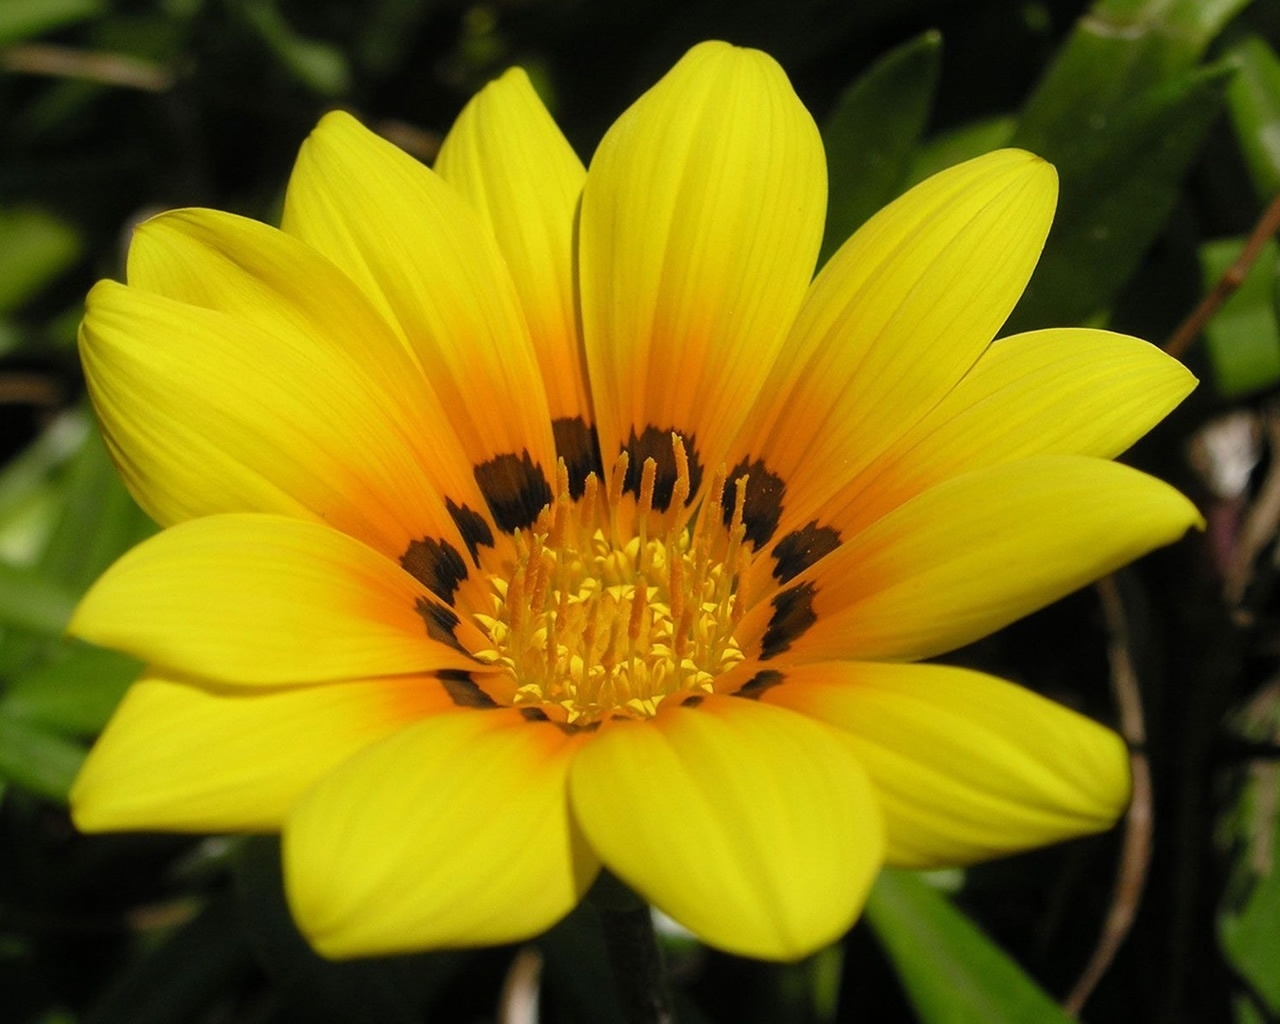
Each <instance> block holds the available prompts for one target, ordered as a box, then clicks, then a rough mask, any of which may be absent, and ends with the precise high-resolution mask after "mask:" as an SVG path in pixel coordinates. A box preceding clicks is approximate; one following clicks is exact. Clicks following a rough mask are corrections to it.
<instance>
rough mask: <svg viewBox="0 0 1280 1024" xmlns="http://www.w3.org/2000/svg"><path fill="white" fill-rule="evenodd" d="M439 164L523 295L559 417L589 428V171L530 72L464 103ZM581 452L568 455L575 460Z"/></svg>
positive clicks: (513, 73)
mask: <svg viewBox="0 0 1280 1024" xmlns="http://www.w3.org/2000/svg"><path fill="white" fill-rule="evenodd" d="M435 169H436V173H438V174H439V175H440V177H442V178H444V180H445V181H447V182H448V183H449V184H450V185H452V186H454V187H455V188H456V189H457V190H458V191H459V192H461V193H462V194H463V195H464V196H466V197H467V199H468V200H469V201H470V203H471V205H472V206H473V207H474V208H475V209H476V211H477V212H478V213H479V215H480V219H481V220H482V221H483V222H484V223H485V225H486V226H487V227H488V228H489V230H490V231H492V232H493V234H494V236H495V237H496V238H497V240H498V245H499V246H500V247H501V249H502V255H503V256H504V257H505V258H506V261H507V266H508V267H509V268H510V270H511V276H512V278H513V279H514V281H515V284H516V290H517V291H518V292H519V293H520V302H521V304H522V305H523V307H524V312H525V318H526V319H527V320H528V323H529V333H530V335H531V336H532V338H533V347H534V349H535V350H536V352H537V354H538V365H539V367H541V370H542V379H543V380H544V381H545V382H546V387H547V401H548V403H549V405H550V409H551V416H552V419H553V420H561V419H570V420H572V419H580V420H581V421H582V422H583V423H584V424H586V425H590V424H591V423H592V414H591V402H590V398H589V397H588V392H587V377H586V363H585V361H584V356H583V353H582V346H581V345H580V344H579V341H578V326H577V312H576V309H575V304H574V296H573V292H574V280H573V227H574V218H575V216H576V215H577V211H578V199H579V197H580V196H581V195H582V183H583V181H584V180H585V179H586V176H587V172H586V170H585V168H583V166H582V161H581V160H579V159H578V157H577V155H576V154H575V153H574V151H573V149H572V147H571V146H570V145H569V143H568V142H567V141H566V140H565V137H564V136H563V135H562V134H561V133H560V129H559V128H557V127H556V123H555V121H553V120H552V119H551V115H550V114H549V113H548V112H547V108H546V107H544V106H543V105H542V101H541V100H540V99H539V98H538V94H537V93H536V92H534V90H533V86H532V84H530V82H529V76H528V75H526V74H525V73H524V71H523V70H522V69H520V68H512V69H511V70H510V71H508V72H507V73H506V74H504V75H503V76H502V77H501V78H499V79H497V80H496V81H493V82H490V83H489V84H488V85H486V86H485V87H484V88H483V89H481V90H480V92H479V93H477V94H476V96H475V97H474V98H473V99H472V100H471V102H470V103H468V104H467V105H466V107H465V108H463V111H462V113H461V114H460V115H459V116H458V120H457V121H455V122H454V124H453V128H452V129H450V131H449V134H448V135H447V136H446V137H445V140H444V143H443V144H442V145H441V147H440V155H439V156H438V157H437V158H436V165H435ZM557 440H558V439H557ZM573 454H575V453H573V452H565V451H563V450H562V451H561V452H560V455H561V456H563V457H564V458H565V460H566V461H567V462H568V461H570V456H571V455H573Z"/></svg>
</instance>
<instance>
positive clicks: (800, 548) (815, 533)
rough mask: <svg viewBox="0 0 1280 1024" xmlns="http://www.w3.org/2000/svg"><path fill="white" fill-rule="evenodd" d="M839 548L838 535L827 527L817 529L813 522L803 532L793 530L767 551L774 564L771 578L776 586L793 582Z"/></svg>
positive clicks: (801, 530) (817, 526) (837, 532)
mask: <svg viewBox="0 0 1280 1024" xmlns="http://www.w3.org/2000/svg"><path fill="white" fill-rule="evenodd" d="M839 546H840V532H839V531H838V530H835V529H833V528H832V527H830V526H819V525H818V524H817V522H816V521H815V522H812V523H810V524H809V525H808V526H806V527H803V528H802V529H799V530H792V531H791V532H790V533H789V534H787V535H786V536H785V537H783V538H782V540H780V541H778V543H777V544H775V545H774V546H773V551H771V552H770V554H772V555H773V557H774V559H775V561H776V563H777V564H775V565H774V567H773V577H774V579H776V580H777V581H778V582H779V583H786V582H787V581H788V580H793V579H795V578H796V577H797V576H799V575H800V574H801V573H802V572H804V571H805V570H806V569H807V568H809V566H811V565H813V564H814V563H815V562H817V561H818V559H820V558H824V557H825V556H827V555H829V554H831V552H833V551H834V550H835V549H836V548H838V547H839Z"/></svg>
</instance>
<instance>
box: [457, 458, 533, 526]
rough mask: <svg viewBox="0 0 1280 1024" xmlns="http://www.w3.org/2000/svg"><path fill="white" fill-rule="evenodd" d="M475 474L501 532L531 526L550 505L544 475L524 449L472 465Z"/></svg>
mask: <svg viewBox="0 0 1280 1024" xmlns="http://www.w3.org/2000/svg"><path fill="white" fill-rule="evenodd" d="M475 476H476V483H478V484H479V485H480V493H481V494H483V495H484V500H485V501H486V502H488V504H489V511H490V512H491V513H492V514H493V521H494V522H495V523H497V524H498V529H499V530H501V531H502V532H503V533H515V532H516V530H523V529H525V528H526V527H529V526H532V525H533V524H534V521H535V520H537V518H538V513H540V512H541V511H542V510H543V509H544V508H546V507H547V506H548V505H550V504H551V485H550V484H549V483H547V475H546V474H545V473H544V472H543V471H542V467H541V466H539V465H538V464H537V463H536V462H534V461H533V459H531V458H530V457H529V453H528V452H521V453H520V455H519V456H516V455H499V456H497V457H496V458H493V459H490V460H489V461H488V462H482V463H480V465H478V466H476V468H475Z"/></svg>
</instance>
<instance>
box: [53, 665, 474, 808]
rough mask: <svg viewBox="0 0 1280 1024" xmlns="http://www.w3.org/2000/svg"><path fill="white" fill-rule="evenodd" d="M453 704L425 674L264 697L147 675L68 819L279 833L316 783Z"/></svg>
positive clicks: (96, 753) (75, 791)
mask: <svg viewBox="0 0 1280 1024" xmlns="http://www.w3.org/2000/svg"><path fill="white" fill-rule="evenodd" d="M452 706H453V705H452V702H451V701H450V700H449V698H448V696H447V695H446V694H445V692H444V690H443V689H442V688H441V686H440V683H439V681H438V680H436V679H431V678H427V677H423V676H401V677H398V678H396V679H377V680H362V681H357V682H345V683H335V684H330V685H325V686H306V687H292V688H289V689H284V690H268V691H261V690H252V691H249V690H243V689H239V690H227V689H221V690H220V689H209V688H206V687H201V686H196V685H193V684H190V683H185V682H180V681H174V680H171V679H166V678H164V677H162V676H157V675H154V674H152V675H148V676H144V677H143V678H142V679H141V680H139V681H138V682H137V683H135V684H134V685H133V686H132V687H131V688H130V690H129V692H128V693H127V694H125V698H124V700H123V701H122V702H121V704H120V707H119V708H118V709H117V710H116V713H115V715H114V716H113V717H112V719H111V721H110V722H109V723H108V724H107V728H106V730H105V731H104V732H103V734H102V736H101V737H100V738H99V740H98V742H97V743H96V744H95V745H94V747H93V750H92V751H90V753H89V757H88V760H86V761H85V763H84V767H83V768H82V769H81V771H80V775H79V777H78V778H77V779H76V783H75V786H74V787H73V788H72V790H71V813H72V816H73V818H74V819H75V823H76V827H77V828H80V829H83V830H85V831H87V832H100V831H112V830H118V829H146V830H160V829H162V830H179V831H184V832H187V831H189V832H226V831H236V832H241V831H270V830H276V829H279V828H280V827H281V825H282V823H283V821H284V818H285V816H286V815H287V813H288V811H289V809H290V808H291V807H292V806H293V805H294V804H295V803H296V802H297V800H298V798H299V797H300V796H301V795H302V794H303V793H304V792H306V790H307V789H308V788H310V786H311V785H312V784H313V783H314V782H315V781H316V780H317V779H319V778H322V777H323V776H325V775H327V774H328V773H329V772H330V771H332V770H333V769H334V768H335V767H337V766H338V765H339V764H341V763H342V762H343V761H345V760H346V759H347V758H349V757H351V756H352V755H353V754H355V753H356V752H358V751H360V750H362V749H363V748H364V747H366V746H368V745H369V744H370V743H373V742H375V741H376V740H379V739H381V738H382V737H383V736H386V735H388V734H390V733H392V732H395V731H397V730H399V729H402V728H404V727H405V726H406V725H409V724H411V723H413V722H415V721H417V720H418V719H420V718H422V717H423V716H425V715H428V714H433V713H436V712H439V711H441V710H444V709H446V708H452Z"/></svg>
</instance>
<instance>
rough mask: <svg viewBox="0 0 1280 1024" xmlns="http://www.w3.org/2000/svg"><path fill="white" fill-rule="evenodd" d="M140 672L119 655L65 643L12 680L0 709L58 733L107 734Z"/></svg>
mask: <svg viewBox="0 0 1280 1024" xmlns="http://www.w3.org/2000/svg"><path fill="white" fill-rule="evenodd" d="M141 669H142V665H141V663H140V662H137V661H134V660H133V659H132V658H129V657H126V656H125V655H123V654H117V653H116V652H115V651H106V650H102V649H101V648H98V647H87V646H84V645H82V644H65V645H63V647H62V648H60V649H59V651H58V652H57V653H56V654H55V655H54V656H53V657H51V658H50V659H49V660H48V661H46V662H45V663H44V664H43V665H41V666H40V667H39V668H36V669H34V670H31V671H28V672H26V673H24V674H22V675H19V676H17V677H15V678H14V679H13V680H11V681H10V683H9V686H8V688H7V690H6V692H5V695H4V698H3V700H0V709H3V711H4V713H5V714H8V715H9V716H10V717H11V718H15V719H21V720H22V721H24V722H31V723H32V724H34V725H38V726H42V727H44V728H47V729H52V730H54V731H56V732H60V733H65V734H68V735H72V736H91V735H94V734H96V733H98V732H101V731H102V728H103V726H105V725H106V724H107V719H108V718H110V717H111V713H112V712H113V711H114V710H115V709H116V705H117V704H119V703H120V698H121V697H123V696H124V692H125V690H127V689H128V688H129V684H130V683H132V682H133V681H134V680H135V679H136V678H137V677H138V673H139V672H140V671H141Z"/></svg>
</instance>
